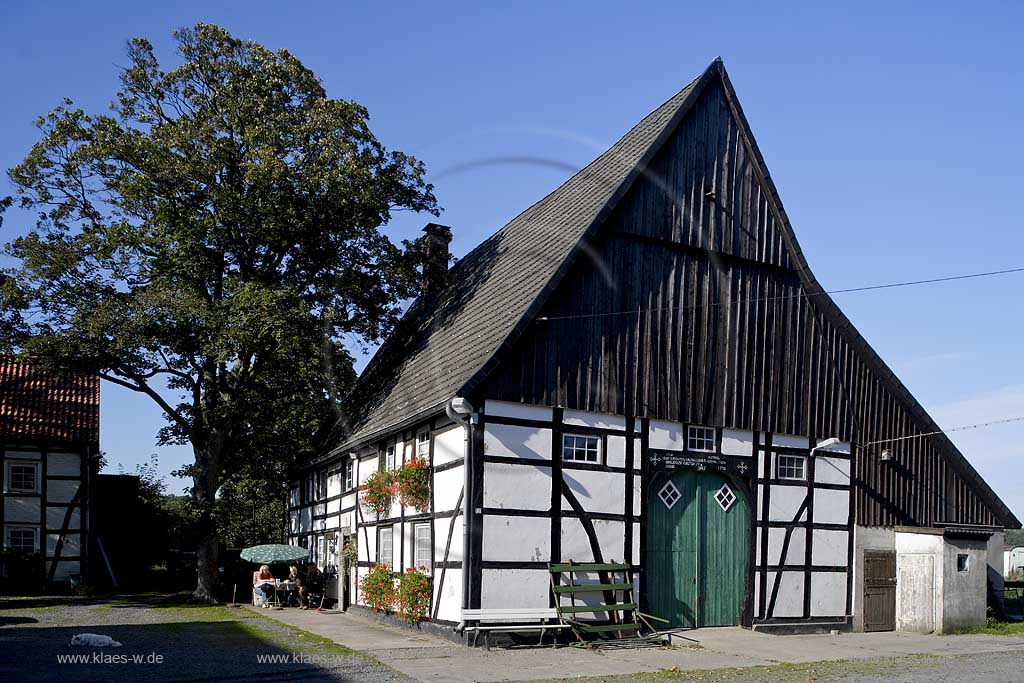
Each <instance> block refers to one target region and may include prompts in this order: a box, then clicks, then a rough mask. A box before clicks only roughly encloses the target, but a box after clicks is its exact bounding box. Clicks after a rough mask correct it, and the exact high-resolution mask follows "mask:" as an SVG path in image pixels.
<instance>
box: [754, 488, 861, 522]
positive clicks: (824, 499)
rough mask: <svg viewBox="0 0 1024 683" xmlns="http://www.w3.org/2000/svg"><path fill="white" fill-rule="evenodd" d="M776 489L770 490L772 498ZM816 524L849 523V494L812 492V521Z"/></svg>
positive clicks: (816, 490) (823, 490)
mask: <svg viewBox="0 0 1024 683" xmlns="http://www.w3.org/2000/svg"><path fill="white" fill-rule="evenodd" d="M775 491H776V489H775V488H773V489H772V498H773V499H774V497H775ZM813 521H814V522H815V523H817V524H846V523H847V522H849V521H850V492H849V491H836V490H833V489H815V490H814V520H813Z"/></svg>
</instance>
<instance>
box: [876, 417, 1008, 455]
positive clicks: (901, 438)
mask: <svg viewBox="0 0 1024 683" xmlns="http://www.w3.org/2000/svg"><path fill="white" fill-rule="evenodd" d="M1011 422H1024V415H1020V416H1018V417H1008V418H1005V419H1003V420H992V421H991V422H979V423H978V424H973V425H963V426H961V427H953V428H951V429H940V430H939V431H937V432H925V433H924V434H913V435H911V436H897V437H895V438H892V439H879V440H878V441H867V442H865V443H862V444H859V446H858V447H859V448H865V447H866V446H876V445H878V444H883V443H895V442H896V441H908V440H910V439H923V438H925V437H927V436H935V435H936V434H951V433H953V432H962V431H966V430H968V429H980V428H982V427H992V426H995V425H1002V424H1009V423H1011Z"/></svg>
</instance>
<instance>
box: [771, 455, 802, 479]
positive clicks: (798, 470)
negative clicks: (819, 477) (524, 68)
mask: <svg viewBox="0 0 1024 683" xmlns="http://www.w3.org/2000/svg"><path fill="white" fill-rule="evenodd" d="M775 477H776V478H777V479H789V480H792V481H807V457H806V456H803V455H789V454H788V453H777V454H776V455H775Z"/></svg>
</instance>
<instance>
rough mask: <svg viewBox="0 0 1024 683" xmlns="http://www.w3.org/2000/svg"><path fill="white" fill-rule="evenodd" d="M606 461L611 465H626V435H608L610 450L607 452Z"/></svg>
mask: <svg viewBox="0 0 1024 683" xmlns="http://www.w3.org/2000/svg"><path fill="white" fill-rule="evenodd" d="M638 452H639V451H638ZM604 463H605V464H606V465H608V466H609V467H625V466H626V437H624V436H615V435H610V436H609V437H608V452H607V453H605V459H604Z"/></svg>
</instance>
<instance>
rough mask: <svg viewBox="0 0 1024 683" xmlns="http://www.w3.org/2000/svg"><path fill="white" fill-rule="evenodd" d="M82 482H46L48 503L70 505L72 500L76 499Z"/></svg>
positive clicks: (59, 480)
mask: <svg viewBox="0 0 1024 683" xmlns="http://www.w3.org/2000/svg"><path fill="white" fill-rule="evenodd" d="M81 483H82V482H81V481H80V480H78V479H76V480H74V481H70V480H67V479H55V480H51V481H47V482H46V502H48V503H70V502H71V499H72V498H74V497H75V492H77V491H78V487H79V486H80V485H81Z"/></svg>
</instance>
